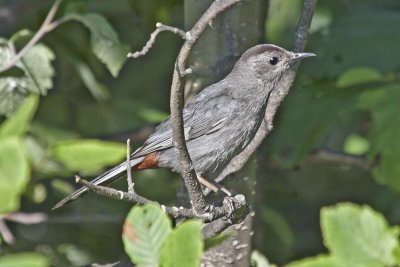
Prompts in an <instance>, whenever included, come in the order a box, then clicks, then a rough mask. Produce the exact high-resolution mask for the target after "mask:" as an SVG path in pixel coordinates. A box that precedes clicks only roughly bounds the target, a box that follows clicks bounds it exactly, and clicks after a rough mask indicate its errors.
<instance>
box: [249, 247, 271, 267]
mask: <svg viewBox="0 0 400 267" xmlns="http://www.w3.org/2000/svg"><path fill="white" fill-rule="evenodd" d="M251 266H252V267H276V265H275V264H271V263H269V261H268V259H267V258H266V257H265V256H264V255H263V254H262V253H261V252H259V251H258V250H253V252H251Z"/></svg>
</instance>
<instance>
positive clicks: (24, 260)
mask: <svg viewBox="0 0 400 267" xmlns="http://www.w3.org/2000/svg"><path fill="white" fill-rule="evenodd" d="M20 266H23V267H47V266H50V264H49V262H48V260H47V259H46V257H45V256H43V255H41V254H39V253H33V252H25V253H18V254H10V255H5V256H2V257H1V258H0V267H20Z"/></svg>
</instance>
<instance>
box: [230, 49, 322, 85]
mask: <svg viewBox="0 0 400 267" xmlns="http://www.w3.org/2000/svg"><path fill="white" fill-rule="evenodd" d="M311 56H315V54H313V53H294V52H291V51H287V50H285V49H283V48H281V47H279V46H276V45H271V44H260V45H256V46H253V47H251V48H249V49H248V50H247V51H245V52H244V53H243V54H242V56H241V57H240V59H239V61H238V62H237V63H236V65H235V69H239V70H241V71H243V72H245V73H252V74H254V75H255V76H256V77H257V78H258V79H262V80H264V81H268V80H275V79H276V78H277V77H280V76H281V75H282V74H283V73H284V72H285V71H286V70H287V69H289V68H290V66H292V65H293V64H294V63H296V62H298V61H299V60H301V59H303V58H306V57H311Z"/></svg>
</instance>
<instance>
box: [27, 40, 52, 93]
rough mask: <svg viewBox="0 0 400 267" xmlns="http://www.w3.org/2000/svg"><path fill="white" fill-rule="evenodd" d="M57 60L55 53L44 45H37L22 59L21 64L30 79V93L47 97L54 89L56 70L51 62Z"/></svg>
mask: <svg viewBox="0 0 400 267" xmlns="http://www.w3.org/2000/svg"><path fill="white" fill-rule="evenodd" d="M54 59H55V55H54V53H53V51H51V50H50V49H49V48H48V47H47V46H45V45H43V44H37V45H35V46H34V47H32V49H31V50H29V52H28V53H27V54H26V55H25V56H24V57H23V58H22V59H21V62H20V63H19V64H20V65H21V68H22V69H23V70H24V71H25V75H26V77H28V86H29V88H31V89H30V90H29V91H30V92H35V93H38V94H41V95H46V93H47V91H48V90H49V89H51V88H52V87H53V81H52V77H53V76H54V69H53V66H52V65H51V61H53V60H54Z"/></svg>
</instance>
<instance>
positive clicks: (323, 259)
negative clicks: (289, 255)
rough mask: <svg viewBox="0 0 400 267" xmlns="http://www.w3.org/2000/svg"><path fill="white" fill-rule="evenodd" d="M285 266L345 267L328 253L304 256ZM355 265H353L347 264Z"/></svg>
mask: <svg viewBox="0 0 400 267" xmlns="http://www.w3.org/2000/svg"><path fill="white" fill-rule="evenodd" d="M285 267H345V266H344V265H342V264H340V263H339V262H337V260H336V259H335V258H334V257H332V256H328V255H318V256H315V257H310V258H305V259H302V260H298V261H294V262H291V263H289V264H288V265H285ZM348 267H355V266H348Z"/></svg>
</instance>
